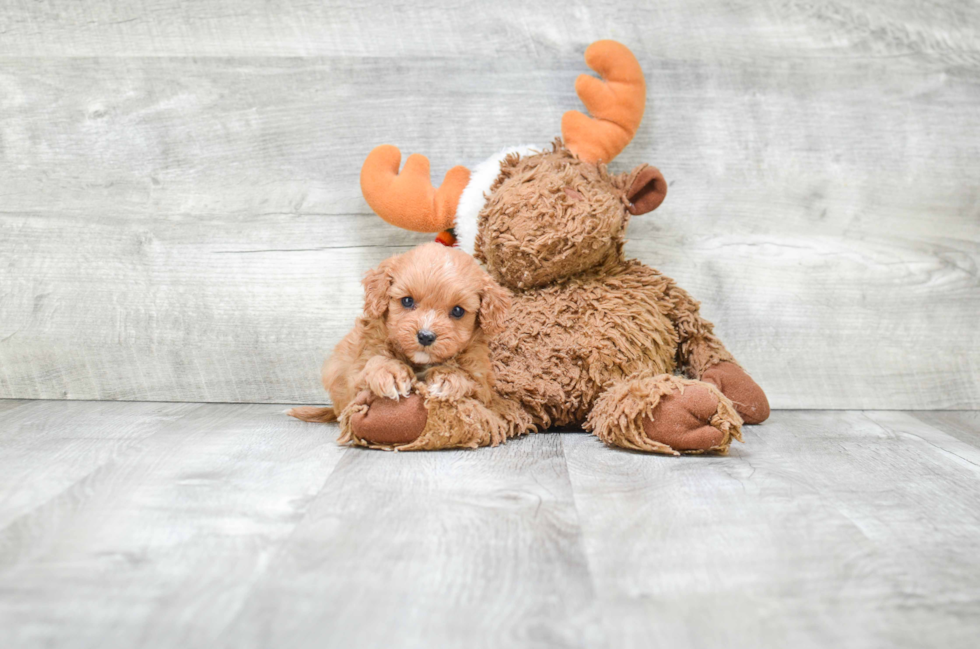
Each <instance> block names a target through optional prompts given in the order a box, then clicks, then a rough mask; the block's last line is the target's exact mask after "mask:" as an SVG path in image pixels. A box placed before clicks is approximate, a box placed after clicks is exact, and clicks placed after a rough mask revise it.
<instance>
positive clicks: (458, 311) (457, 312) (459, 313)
mask: <svg viewBox="0 0 980 649" xmlns="http://www.w3.org/2000/svg"><path fill="white" fill-rule="evenodd" d="M465 313H466V311H464V310H463V307H461V306H454V307H453V310H452V311H450V312H449V315H451V316H452V317H454V318H456V319H457V320H458V319H459V318H462V317H463V315H464V314H465Z"/></svg>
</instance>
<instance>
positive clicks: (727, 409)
mask: <svg viewBox="0 0 980 649" xmlns="http://www.w3.org/2000/svg"><path fill="white" fill-rule="evenodd" d="M585 429H586V430H590V431H592V433H593V434H594V435H595V436H596V437H598V438H599V439H601V440H602V441H604V442H606V443H607V444H611V445H613V446H621V447H624V448H629V449H633V450H636V451H650V452H654V453H664V454H668V455H679V454H680V453H706V452H712V453H720V454H725V453H727V452H728V447H729V446H731V443H732V439H737V440H738V441H742V419H741V418H740V417H739V416H738V413H737V412H736V411H735V407H734V405H733V404H732V402H731V400H729V399H728V398H727V397H726V396H725V395H724V394H722V393H721V392H720V391H719V390H718V388H716V387H715V386H714V385H712V384H710V383H705V382H703V381H695V380H691V379H685V378H682V377H679V376H675V375H672V374H657V375H654V376H645V377H644V376H641V377H635V378H630V379H626V380H622V381H618V382H616V383H614V384H613V385H612V386H610V387H609V388H608V389H607V390H606V391H605V392H604V393H603V394H602V395H601V396H600V397H599V399H598V400H597V401H596V404H595V406H594V407H593V408H592V412H591V413H589V418H588V420H587V421H586V423H585Z"/></svg>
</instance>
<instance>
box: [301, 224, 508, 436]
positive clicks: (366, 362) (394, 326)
mask: <svg viewBox="0 0 980 649" xmlns="http://www.w3.org/2000/svg"><path fill="white" fill-rule="evenodd" d="M364 293H365V295H364V315H363V316H362V317H361V318H359V319H358V320H357V323H356V324H355V326H354V329H352V330H351V332H350V333H348V334H347V336H345V337H344V339H343V340H341V341H340V343H339V344H338V345H337V347H336V348H335V349H334V352H333V354H332V355H331V356H330V358H329V359H328V360H327V362H326V363H325V364H324V366H323V386H324V388H326V390H327V391H328V392H329V393H330V397H331V399H332V401H333V406H332V407H330V408H311V407H303V408H295V409H293V410H292V411H290V413H289V414H291V415H292V416H294V417H297V418H299V419H303V420H305V421H316V422H325V421H336V420H338V419H339V420H340V421H342V422H343V421H345V419H344V417H343V413H344V411H345V409H347V408H348V406H351V405H355V406H357V408H356V409H355V410H357V409H363V408H365V407H366V404H367V403H368V397H367V396H366V395H367V394H370V395H374V396H376V397H384V398H387V399H391V400H395V401H397V400H398V399H400V398H404V397H408V396H409V394H411V393H412V392H413V390H415V391H421V392H423V393H424V395H425V396H426V398H427V399H428V400H433V401H435V400H442V401H450V402H454V403H455V402H459V401H462V400H465V399H471V400H473V401H475V402H476V403H478V404H481V405H482V406H484V407H486V406H489V405H490V404H491V403H492V402H493V401H494V399H495V398H496V396H495V393H494V391H493V372H492V370H491V366H490V358H489V352H488V348H487V338H488V336H490V335H493V334H494V333H496V332H497V331H499V330H500V328H501V326H502V322H503V318H504V315H505V313H506V312H507V309H508V308H509V306H510V296H509V294H508V292H507V291H506V290H504V289H503V288H501V287H500V286H499V285H498V284H497V283H496V282H494V281H493V280H492V279H491V278H490V277H489V275H487V274H486V273H485V272H484V271H483V270H482V269H481V268H480V267H479V265H478V264H477V263H476V261H474V260H473V258H472V257H470V256H469V255H467V254H466V253H463V252H461V251H459V250H453V249H450V248H446V247H445V246H442V245H440V244H438V243H428V244H424V245H422V246H419V247H417V248H415V249H413V250H410V251H409V252H406V253H404V254H402V255H397V256H395V257H391V258H390V259H386V260H385V261H383V262H382V263H381V264H380V265H379V266H378V267H377V268H375V269H374V270H372V271H370V272H369V273H368V274H367V275H366V277H365V278H364ZM405 298H411V299H412V304H411V305H410V306H406V305H405V304H403V299H405ZM454 307H460V308H462V310H463V313H462V315H461V317H457V316H456V315H454V314H453V313H452V312H453V309H454ZM421 331H427V332H431V333H432V334H434V336H435V340H434V341H433V342H432V343H431V344H430V345H427V346H424V345H422V344H421V343H420V341H419V339H418V335H419V332H421ZM358 397H360V402H359V403H357V404H354V403H353V402H354V401H355V399H357V398H358ZM348 419H349V417H348ZM354 437H356V436H354V435H352V434H351V433H350V432H349V431H348V432H345V433H344V435H343V437H342V441H353V439H354Z"/></svg>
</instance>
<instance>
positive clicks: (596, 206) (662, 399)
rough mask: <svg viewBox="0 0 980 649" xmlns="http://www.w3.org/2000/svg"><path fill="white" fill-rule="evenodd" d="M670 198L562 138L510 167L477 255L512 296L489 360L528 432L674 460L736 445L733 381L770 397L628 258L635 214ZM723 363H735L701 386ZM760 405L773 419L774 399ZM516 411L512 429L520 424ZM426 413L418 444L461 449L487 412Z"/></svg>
mask: <svg viewBox="0 0 980 649" xmlns="http://www.w3.org/2000/svg"><path fill="white" fill-rule="evenodd" d="M665 192H666V185H665V183H664V180H663V176H661V175H660V173H659V171H657V170H656V169H654V168H652V167H649V166H647V165H641V166H639V167H637V168H636V169H634V170H632V171H630V172H627V173H622V174H618V175H613V174H610V173H609V172H608V171H607V169H606V167H605V165H603V164H602V163H598V164H590V163H586V162H583V161H582V160H580V159H579V158H578V157H576V156H575V155H574V154H573V153H572V152H570V151H569V150H568V149H566V148H565V147H564V146H562V144H561V141H560V140H558V141H556V142H555V145H554V146H553V148H552V150H550V151H545V152H541V153H538V154H534V155H529V156H524V157H521V156H518V155H516V154H515V155H512V156H510V157H508V158H507V159H506V160H505V161H504V162H503V163H502V164H501V170H500V175H499V177H498V178H497V181H496V182H495V184H494V185H493V186H492V187H491V190H490V193H489V195H488V197H487V202H486V205H485V207H484V209H483V210H482V211H481V212H480V215H479V218H478V234H477V238H476V251H475V253H476V257H477V258H478V259H480V260H481V261H483V262H484V263H485V265H486V268H487V270H488V271H489V273H490V274H491V276H492V277H493V278H494V279H495V280H497V281H498V282H500V283H501V284H503V285H504V286H506V287H508V288H510V289H512V290H513V291H514V307H513V309H512V310H511V312H510V315H509V317H508V318H507V320H506V323H505V326H504V328H503V329H502V331H501V332H500V333H499V334H498V335H497V336H496V337H494V338H492V339H491V341H490V355H491V359H492V362H493V371H494V375H495V377H496V384H495V387H496V392H497V394H498V395H499V397H500V399H501V403H502V404H517V405H519V407H520V408H519V410H520V411H521V412H522V413H523V414H524V415H525V420H526V421H527V425H526V428H523V429H520V430H518V431H517V432H526V431H530V430H543V429H546V428H549V427H552V426H569V425H579V426H583V427H585V428H586V429H587V430H591V431H592V432H594V434H595V435H596V436H598V437H599V438H600V439H602V440H603V441H605V442H607V443H609V444H613V445H617V446H622V447H625V448H630V449H635V450H641V451H652V452H659V453H669V454H677V453H678V452H687V453H703V452H708V451H711V452H719V453H724V452H727V450H728V447H729V445H730V444H731V440H732V439H738V440H741V425H742V419H741V418H740V416H739V412H738V411H737V409H736V404H733V403H732V401H731V399H729V398H728V397H727V396H726V393H725V392H723V390H725V388H724V387H723V385H722V381H721V377H724V380H725V382H727V383H728V384H730V385H732V386H739V389H740V390H741V391H740V392H739V394H746V395H749V397H750V398H751V399H755V400H757V401H758V399H759V398H760V396H761V400H762V402H764V401H765V395H764V393H762V391H761V389H758V386H756V385H755V383H754V382H753V381H752V380H751V378H749V377H748V375H746V374H745V373H744V371H743V370H742V369H741V368H740V367H739V366H738V365H737V364H736V363H735V362H734V359H733V358H732V356H731V354H730V353H729V352H728V351H727V350H726V349H725V347H724V345H723V344H722V343H721V341H720V340H718V338H717V337H716V336H715V335H714V332H713V327H712V325H711V323H710V322H708V321H707V320H705V319H704V318H702V317H701V315H700V313H699V304H698V302H697V301H696V300H694V299H693V298H691V296H690V295H688V294H687V292H685V291H684V290H683V289H681V288H680V287H678V286H677V285H676V284H675V283H674V281H673V280H671V279H670V278H668V277H665V276H664V275H662V274H661V273H659V272H658V271H656V270H653V269H651V268H649V267H647V266H645V265H643V264H641V263H640V262H638V261H636V260H630V259H626V258H625V256H624V254H623V245H624V241H625V232H626V227H627V225H628V224H629V219H630V216H631V214H642V213H643V212H645V211H649V210H652V209H654V208H655V207H656V206H658V205H659V204H660V201H662V200H663V195H664V194H665ZM712 367H719V368H722V367H723V368H726V369H724V371H723V372H722V371H720V370H719V371H716V372H715V374H717V375H718V376H715V377H714V378H713V379H712V381H711V382H704V381H701V380H699V379H701V377H702V375H703V374H704V373H705V372H706V371H707V370H708V369H709V368H712ZM745 386H748V388H752V387H754V389H755V391H753V390H752V389H748V388H746V387H745ZM426 405H427V407H428V403H427V404H426ZM753 407H754V408H756V410H755V411H756V412H759V413H762V412H763V410H764V413H765V415H766V416H767V415H768V404H764V409H763V408H762V404H760V403H757V404H755V405H754V406H753ZM506 408H507V406H504V405H501V404H495V405H494V408H493V409H494V411H495V412H504V411H505V410H506ZM506 411H507V412H508V413H509V415H508V418H507V421H508V422H509V423H510V424H511V425H512V426H511V428H510V429H508V430H509V431H511V432H512V431H513V428H514V427H519V426H520V425H521V421H522V420H521V418H520V417H519V416H515V415H514V414H513V410H506ZM428 413H429V418H430V420H429V421H428V423H427V424H426V426H425V431H424V432H423V434H422V436H421V437H419V438H418V440H416V442H417V444H415V445H414V446H412V447H413V448H443V447H445V446H446V445H459V442H458V440H456V439H455V438H454V437H453V436H454V435H457V434H459V433H458V431H459V430H461V429H465V430H471V426H470V424H468V423H467V422H472V421H473V420H474V419H475V418H477V417H476V415H474V414H473V413H471V412H463V411H461V410H457V411H453V410H451V409H447V408H444V407H443V408H441V409H440V408H438V407H436V408H435V409H431V408H430V409H429V411H428ZM762 418H764V416H763V417H762ZM490 428H491V429H492V430H493V429H494V428H493V426H490ZM466 435H467V439H468V440H469V441H470V442H471V443H473V444H481V445H482V444H487V443H496V442H497V441H498V440H499V437H496V436H495V434H494V433H492V432H490V433H486V434H483V435H477V434H474V433H467V434H466ZM507 436H510V435H509V434H508V435H507ZM423 439H425V442H422V440H423ZM403 448H405V447H403Z"/></svg>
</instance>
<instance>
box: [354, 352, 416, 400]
mask: <svg viewBox="0 0 980 649" xmlns="http://www.w3.org/2000/svg"><path fill="white" fill-rule="evenodd" d="M414 380H415V372H413V371H412V368H410V367H409V366H408V365H406V364H405V363H402V362H401V361H397V360H395V359H394V358H388V357H387V356H373V357H371V358H370V359H369V360H368V362H367V364H366V365H365V366H364V369H363V370H361V373H360V374H359V375H358V377H357V380H356V381H355V383H354V386H355V392H359V391H361V390H364V389H367V390H370V391H371V392H373V393H374V394H376V395H377V396H379V397H385V398H386V399H393V400H395V401H397V400H398V398H399V397H407V396H408V395H409V394H410V393H411V391H412V382H413V381H414Z"/></svg>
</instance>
